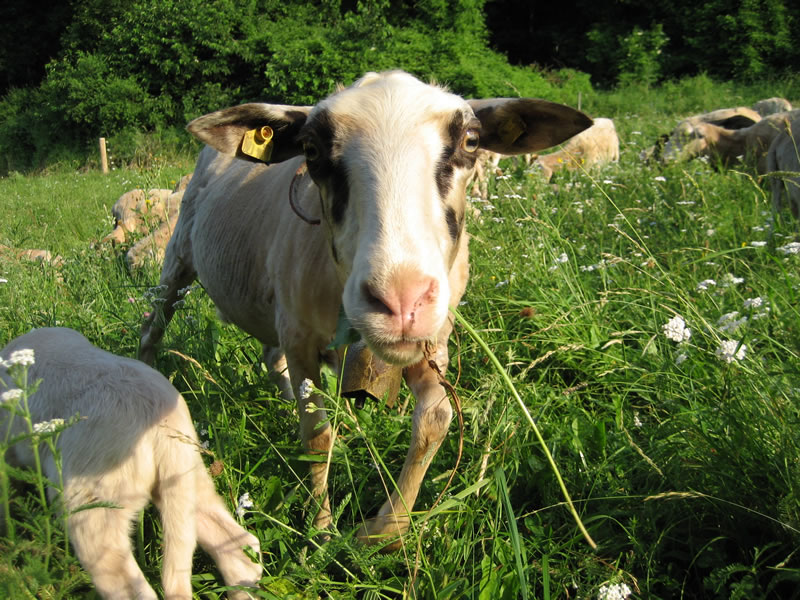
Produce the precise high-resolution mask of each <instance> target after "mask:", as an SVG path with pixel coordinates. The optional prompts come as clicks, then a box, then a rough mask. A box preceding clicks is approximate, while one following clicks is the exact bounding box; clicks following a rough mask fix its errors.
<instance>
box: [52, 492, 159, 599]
mask: <svg viewBox="0 0 800 600" xmlns="http://www.w3.org/2000/svg"><path fill="white" fill-rule="evenodd" d="M64 497H65V498H77V497H87V498H88V497H91V495H80V492H77V494H76V490H75V489H74V487H72V486H70V485H69V484H67V485H66V486H65V488H64ZM82 504H85V502H69V503H68V508H71V509H77V508H79V507H80V506H81V505H82ZM142 506H144V503H142ZM139 510H141V507H139V508H138V509H136V510H134V509H132V508H87V509H84V510H80V511H78V512H75V513H73V514H71V515H70V516H69V518H68V519H67V524H68V528H69V537H70V540H71V541H72V545H73V547H74V548H75V554H76V556H77V557H78V560H79V561H80V563H81V564H82V565H83V568H84V569H86V570H87V571H88V572H89V574H90V575H91V576H92V581H93V582H94V585H95V588H96V589H97V592H98V593H99V594H100V596H102V597H103V599H104V600H128V599H129V598H137V600H138V599H142V600H156V598H157V596H156V593H155V592H154V591H153V588H151V587H150V585H149V584H148V583H147V580H146V579H145V577H144V574H143V573H142V570H141V569H140V568H139V565H138V564H136V560H135V559H134V557H133V552H132V550H131V541H130V537H129V536H130V523H131V521H132V520H133V519H134V516H135V515H136V513H138V511H139Z"/></svg>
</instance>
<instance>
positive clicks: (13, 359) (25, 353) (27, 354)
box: [3, 348, 34, 368]
mask: <svg viewBox="0 0 800 600" xmlns="http://www.w3.org/2000/svg"><path fill="white" fill-rule="evenodd" d="M33 363H34V356H33V350H31V349H29V348H23V349H22V350H14V352H12V353H11V356H9V357H8V360H7V361H5V362H4V363H3V364H4V365H5V367H6V368H10V367H13V366H14V365H21V366H23V367H29V366H31V365H32V364H33Z"/></svg>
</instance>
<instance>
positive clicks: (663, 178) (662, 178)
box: [653, 175, 667, 181]
mask: <svg viewBox="0 0 800 600" xmlns="http://www.w3.org/2000/svg"><path fill="white" fill-rule="evenodd" d="M666 180H667V178H666V177H664V176H663V175H659V176H658V177H653V181H666Z"/></svg>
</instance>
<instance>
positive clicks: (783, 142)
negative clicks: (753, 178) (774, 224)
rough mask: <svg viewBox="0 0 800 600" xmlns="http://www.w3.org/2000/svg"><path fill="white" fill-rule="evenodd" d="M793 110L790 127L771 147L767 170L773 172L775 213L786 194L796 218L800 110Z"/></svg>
mask: <svg viewBox="0 0 800 600" xmlns="http://www.w3.org/2000/svg"><path fill="white" fill-rule="evenodd" d="M793 112H794V116H793V117H792V119H791V121H790V122H789V124H788V127H787V128H786V129H784V130H783V131H781V132H780V133H779V134H778V135H777V136H776V137H775V139H774V140H773V141H772V144H771V145H770V147H769V151H768V152H767V167H766V170H767V173H770V174H772V176H771V177H770V184H771V186H772V207H773V210H774V212H775V214H777V213H778V212H780V210H781V208H782V207H783V197H784V195H785V196H786V199H787V200H788V202H789V207H790V208H791V211H792V214H793V215H794V217H795V219H800V149H799V147H798V137H800V111H793ZM790 173H791V174H790Z"/></svg>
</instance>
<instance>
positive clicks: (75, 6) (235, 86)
mask: <svg viewBox="0 0 800 600" xmlns="http://www.w3.org/2000/svg"><path fill="white" fill-rule="evenodd" d="M798 25H800V3H797V2H794V0H710V1H709V2H694V3H689V2H686V1H685V0H665V1H664V2H661V3H652V2H644V1H643V0H615V1H603V0H592V1H591V2H590V1H589V0H577V1H575V2H571V3H566V4H559V3H544V2H535V1H534V2H529V1H523V0H457V1H446V0H420V1H416V2H411V1H390V0H361V1H356V0H299V1H295V2H291V3H287V2H285V1H282V0H215V1H213V2H208V1H207V0H126V1H124V2H123V1H122V0H70V1H69V2H64V3H60V5H59V6H57V7H55V8H53V9H51V10H49V11H46V12H43V13H42V12H40V11H38V10H37V9H35V8H34V7H33V4H32V3H30V2H29V1H26V0H6V1H5V2H4V3H3V4H2V7H0V98H1V99H0V172H4V171H8V170H10V169H27V168H30V167H39V166H43V165H44V164H47V163H48V162H51V161H54V160H60V159H65V158H70V157H74V156H75V155H76V153H78V154H80V153H81V152H85V151H86V149H87V148H88V147H89V144H93V143H94V139H95V138H96V137H97V136H101V135H103V136H108V137H112V138H114V142H115V146H116V149H117V152H118V153H119V152H120V151H122V152H123V153H124V152H125V149H126V147H127V148H128V149H130V148H131V147H133V146H134V145H136V143H138V142H139V141H140V140H139V139H138V138H137V136H140V135H141V132H147V131H149V132H156V135H157V136H158V137H159V139H161V140H164V139H169V138H170V136H172V137H173V138H174V139H183V133H182V132H181V133H177V132H179V131H180V130H182V127H183V125H184V124H185V123H186V122H187V121H188V120H189V119H191V118H194V117H196V116H198V115H199V114H201V113H203V112H207V111H209V110H214V109H217V108H220V107H222V106H226V105H230V104H234V103H240V102H245V101H250V100H268V101H278V102H282V103H312V102H314V101H315V100H316V99H318V98H320V97H321V96H323V95H325V94H327V93H329V92H330V91H331V90H332V89H333V87H334V85H335V84H336V83H337V82H340V81H343V82H350V81H352V80H353V79H355V78H356V77H358V76H359V75H360V74H362V73H363V72H364V71H367V70H378V69H386V68H398V67H399V68H403V69H406V70H408V71H410V72H412V73H414V74H416V75H418V76H421V77H425V78H434V79H436V80H438V81H442V82H445V83H447V84H448V85H449V86H450V87H451V88H452V89H453V90H454V91H456V92H458V93H461V94H464V95H467V96H481V95H488V94H495V95H504V96H509V95H532V96H547V97H550V98H552V99H554V100H560V101H566V100H574V98H575V97H576V96H577V94H578V93H579V92H581V91H586V90H590V89H591V88H592V86H595V87H598V88H599V87H609V86H614V85H617V84H628V83H637V84H642V85H651V84H654V83H657V82H658V81H660V80H662V79H669V78H675V77H679V76H683V75H689V74H695V73H699V72H704V73H707V74H709V75H711V76H712V77H717V78H743V79H746V78H754V77H764V76H770V75H778V74H780V73H781V72H783V71H786V70H788V69H791V67H792V65H794V64H797V62H798V59H799V58H800V26H798ZM54 131H57V132H58V136H53V135H52V133H53V132H54Z"/></svg>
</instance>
